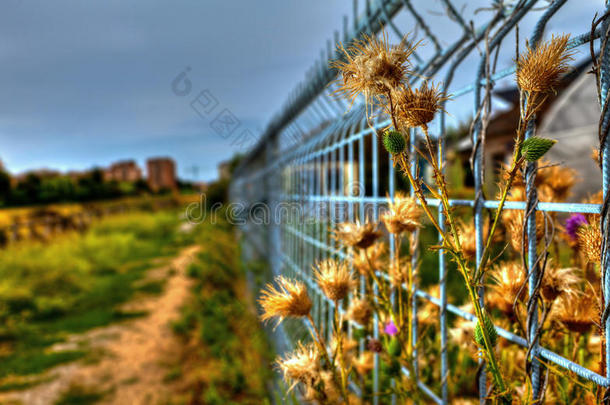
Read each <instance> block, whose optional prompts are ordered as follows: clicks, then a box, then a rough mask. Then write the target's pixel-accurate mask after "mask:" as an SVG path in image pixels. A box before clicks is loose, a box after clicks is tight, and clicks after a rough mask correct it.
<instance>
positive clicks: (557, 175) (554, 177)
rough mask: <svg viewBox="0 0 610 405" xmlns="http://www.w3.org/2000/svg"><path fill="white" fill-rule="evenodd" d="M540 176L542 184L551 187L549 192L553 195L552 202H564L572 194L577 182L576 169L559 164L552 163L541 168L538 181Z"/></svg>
mask: <svg viewBox="0 0 610 405" xmlns="http://www.w3.org/2000/svg"><path fill="white" fill-rule="evenodd" d="M540 164H541V165H542V164H543V163H540ZM538 178H540V186H547V187H548V188H549V189H550V193H549V194H551V196H552V199H550V200H549V201H550V202H564V201H565V200H566V199H567V198H568V197H569V196H570V194H571V190H572V187H574V184H576V173H575V171H574V170H572V169H570V168H568V167H561V166H558V165H550V166H548V167H543V168H542V169H539V170H538V173H537V177H536V180H537V181H536V182H538ZM541 201H547V200H541Z"/></svg>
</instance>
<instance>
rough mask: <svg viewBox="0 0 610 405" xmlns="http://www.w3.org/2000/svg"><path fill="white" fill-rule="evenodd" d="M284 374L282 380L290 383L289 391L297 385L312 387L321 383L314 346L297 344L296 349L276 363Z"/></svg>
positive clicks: (318, 361) (317, 356) (318, 362)
mask: <svg viewBox="0 0 610 405" xmlns="http://www.w3.org/2000/svg"><path fill="white" fill-rule="evenodd" d="M276 364H277V366H278V368H279V369H280V370H281V371H282V373H283V374H284V379H286V380H287V381H289V382H291V383H292V384H291V386H290V389H289V391H290V390H292V389H293V388H294V387H295V386H296V385H297V384H298V383H303V384H305V385H306V386H308V387H313V386H315V385H317V384H318V383H319V382H320V381H321V376H320V371H321V368H320V355H319V353H318V351H317V349H316V348H315V347H314V345H304V344H302V343H301V342H299V343H298V346H297V348H296V349H295V350H294V351H293V352H292V353H288V354H286V356H285V357H284V358H279V359H278V360H277V361H276Z"/></svg>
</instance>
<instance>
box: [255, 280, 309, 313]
mask: <svg viewBox="0 0 610 405" xmlns="http://www.w3.org/2000/svg"><path fill="white" fill-rule="evenodd" d="M276 282H277V285H278V287H279V288H275V287H274V286H273V285H272V284H267V287H266V289H265V290H263V292H262V295H261V297H260V298H259V303H260V305H261V306H262V307H263V314H262V316H261V319H262V320H263V321H267V320H269V319H271V318H278V324H279V323H280V322H281V321H282V320H283V319H284V318H287V317H295V318H298V317H303V316H307V315H309V312H310V311H311V306H312V304H311V300H310V299H309V295H308V294H307V289H306V288H305V284H303V283H301V282H300V281H291V280H288V279H287V278H284V277H283V276H279V277H277V279H276Z"/></svg>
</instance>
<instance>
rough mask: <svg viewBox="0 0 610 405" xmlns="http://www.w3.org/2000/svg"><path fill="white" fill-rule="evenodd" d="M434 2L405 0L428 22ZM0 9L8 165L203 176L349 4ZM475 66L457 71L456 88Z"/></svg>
mask: <svg viewBox="0 0 610 405" xmlns="http://www.w3.org/2000/svg"><path fill="white" fill-rule="evenodd" d="M360 3H362V1H361V2H360ZM438 3H439V1H438V0H433V1H429V0H427V1H421V0H415V1H414V4H415V5H416V6H417V5H419V6H420V7H421V10H422V12H423V13H424V14H425V15H427V16H429V17H430V18H431V19H433V20H434V18H437V17H435V16H437V15H438V10H437V11H435V10H433V8H434V7H436V8H437V9H438V7H439V4H438ZM455 3H456V4H457V5H460V4H461V5H463V7H464V10H465V13H471V15H472V18H473V19H475V22H476V19H478V18H482V14H484V12H479V13H478V14H474V10H475V9H476V8H477V7H478V6H479V5H483V4H486V3H488V2H486V1H464V0H462V1H455ZM541 3H543V4H544V3H545V2H544V1H542V2H541ZM602 3H603V1H601V0H599V1H597V0H582V1H575V0H569V1H568V4H567V5H566V6H565V7H564V9H563V10H562V11H561V12H560V13H559V14H558V15H557V16H556V17H555V18H554V19H553V20H552V23H551V24H550V25H549V32H554V31H558V30H562V31H566V32H570V31H573V32H578V33H582V32H585V31H586V30H587V29H588V28H589V27H590V22H591V19H592V18H593V15H594V13H595V11H600V10H601V8H602V6H601V5H602ZM1 7H2V13H0V144H1V145H2V147H1V148H0V159H1V160H2V162H3V164H4V165H5V167H6V168H7V169H8V170H9V171H10V172H12V173H18V172H23V171H25V170H29V169H37V168H52V169H59V170H64V171H67V170H83V169H87V168H90V167H93V166H106V165H109V164H110V163H112V162H114V161H118V160H123V159H135V160H136V161H137V162H138V163H139V164H140V165H141V166H144V163H145V160H146V158H148V157H153V156H170V157H172V158H174V159H175V160H176V161H177V164H178V175H179V176H180V177H181V178H184V179H191V180H201V181H209V180H212V179H214V178H215V177H216V176H217V169H216V167H217V165H218V163H219V162H220V161H222V160H225V159H228V158H230V157H231V156H232V155H233V154H234V153H236V152H238V151H239V147H238V146H237V145H236V142H235V139H236V137H237V136H238V135H239V134H240V133H242V131H245V130H248V131H250V133H251V134H253V135H254V136H257V135H259V134H261V133H262V131H263V129H264V127H265V125H266V124H267V123H268V121H269V120H270V118H271V116H272V115H273V114H274V113H275V112H277V111H278V110H279V108H280V107H281V105H282V104H283V102H284V101H285V100H286V98H287V96H288V93H289V91H290V90H292V89H293V88H294V86H295V85H296V84H297V82H298V81H299V80H301V79H302V78H303V77H304V75H305V72H306V71H307V69H308V68H309V67H310V66H311V65H312V63H313V62H314V60H315V59H316V58H319V55H320V49H322V48H325V46H326V40H327V39H329V38H331V37H332V33H333V31H334V30H335V29H337V28H340V27H341V26H342V16H343V15H344V14H346V15H350V19H351V12H352V2H351V1H346V0H308V1H300V0H260V1H252V0H241V1H238V0H206V1H202V0H192V1H186V0H183V1H169V0H167V1H161V0H154V1H152V0H105V1H77V0H54V1H45V0H3V1H2V3H1ZM458 8H461V7H458ZM360 10H362V5H360ZM437 19H438V18H437ZM534 20H535V19H534V17H533V16H532V17H531V18H530V19H529V22H528V20H527V19H526V21H524V22H523V32H527V27H528V24H530V25H531V24H532V23H533V21H534ZM397 22H400V23H402V24H406V25H407V26H408V24H411V23H410V22H409V21H408V20H407V19H404V20H401V19H397ZM446 24H447V23H446V22H442V20H440V19H439V22H438V24H437V27H436V31H435V32H437V33H438V35H439V37H441V38H444V37H446V39H443V44H447V43H449V42H450V41H451V40H453V39H454V38H455V37H452V34H451V32H450V30H449V28H446ZM407 31H408V29H407ZM511 57H512V56H511V55H509V54H507V55H502V56H501V58H500V63H510V59H511ZM181 74H183V75H182V76H180V75H181ZM471 75H472V72H467V71H465V72H463V73H460V74H459V76H458V77H457V79H456V85H460V83H464V84H466V83H467V82H468V80H470V79H471ZM194 101H196V102H195V103H194V104H192V103H193V102H194ZM462 105H464V104H463V103H462ZM208 110H210V111H209V112H208ZM227 112H228V113H229V114H231V115H232V116H233V117H234V118H235V119H237V120H239V122H240V126H239V128H238V129H237V130H236V132H235V133H234V134H232V135H230V136H221V135H222V134H221V135H219V133H218V132H217V131H215V129H214V128H215V126H214V122H217V121H214V119H215V118H216V117H217V116H218V115H219V114H221V113H222V114H225V115H226V114H227ZM462 114H463V113H462V112H460V111H457V112H456V113H455V117H456V118H457V119H461V118H462ZM221 116H222V115H221Z"/></svg>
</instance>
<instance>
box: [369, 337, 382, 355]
mask: <svg viewBox="0 0 610 405" xmlns="http://www.w3.org/2000/svg"><path fill="white" fill-rule="evenodd" d="M366 347H367V349H369V350H370V351H372V352H375V353H381V352H382V351H383V345H382V344H381V342H380V341H379V340H377V339H371V340H369V342H368V343H367V344H366Z"/></svg>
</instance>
